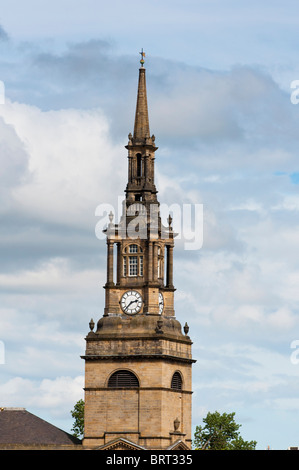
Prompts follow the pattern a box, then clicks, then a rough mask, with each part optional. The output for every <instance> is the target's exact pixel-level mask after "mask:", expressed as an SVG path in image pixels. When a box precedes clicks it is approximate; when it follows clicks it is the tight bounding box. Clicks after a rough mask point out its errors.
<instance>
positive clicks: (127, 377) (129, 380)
mask: <svg viewBox="0 0 299 470" xmlns="http://www.w3.org/2000/svg"><path fill="white" fill-rule="evenodd" d="M122 387H124V388H134V387H139V381H138V379H137V377H136V375H135V374H133V372H130V371H129V370H118V371H116V372H114V373H113V374H112V375H111V377H110V378H109V381H108V388H122Z"/></svg>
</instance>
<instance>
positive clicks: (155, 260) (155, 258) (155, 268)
mask: <svg viewBox="0 0 299 470" xmlns="http://www.w3.org/2000/svg"><path fill="white" fill-rule="evenodd" d="M153 281H154V282H157V281H158V245H157V243H154V256H153Z"/></svg>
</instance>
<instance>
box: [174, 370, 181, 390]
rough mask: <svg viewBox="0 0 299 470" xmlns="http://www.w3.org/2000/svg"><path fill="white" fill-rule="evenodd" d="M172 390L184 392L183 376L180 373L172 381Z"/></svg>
mask: <svg viewBox="0 0 299 470" xmlns="http://www.w3.org/2000/svg"><path fill="white" fill-rule="evenodd" d="M171 388H173V389H175V390H182V376H181V374H180V373H179V372H175V373H174V374H173V376H172V379H171Z"/></svg>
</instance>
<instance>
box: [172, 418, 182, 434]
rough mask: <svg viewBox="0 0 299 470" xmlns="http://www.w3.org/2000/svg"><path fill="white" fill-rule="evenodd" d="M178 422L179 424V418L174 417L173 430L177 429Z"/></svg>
mask: <svg viewBox="0 0 299 470" xmlns="http://www.w3.org/2000/svg"><path fill="white" fill-rule="evenodd" d="M180 424H181V422H180V420H179V418H176V419H175V420H174V422H173V426H174V431H175V432H176V431H177V430H178V429H179V427H180Z"/></svg>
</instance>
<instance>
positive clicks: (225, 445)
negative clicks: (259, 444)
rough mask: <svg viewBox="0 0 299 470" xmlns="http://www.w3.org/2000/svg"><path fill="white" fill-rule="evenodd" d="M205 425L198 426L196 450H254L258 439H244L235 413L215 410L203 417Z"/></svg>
mask: <svg viewBox="0 0 299 470" xmlns="http://www.w3.org/2000/svg"><path fill="white" fill-rule="evenodd" d="M203 423H204V426H196V429H195V433H194V441H193V444H194V446H195V449H196V450H254V449H255V446H256V441H250V442H248V441H244V439H243V438H242V437H241V436H240V434H239V428H240V427H241V425H240V424H237V423H236V422H235V413H223V414H222V415H221V414H220V413H219V412H218V411H215V412H214V413H208V414H207V416H206V417H205V418H204V419H203Z"/></svg>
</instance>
